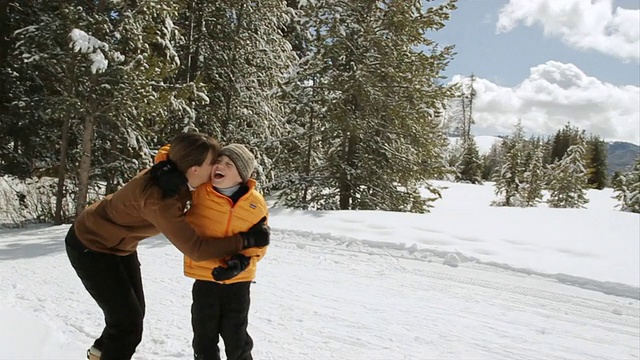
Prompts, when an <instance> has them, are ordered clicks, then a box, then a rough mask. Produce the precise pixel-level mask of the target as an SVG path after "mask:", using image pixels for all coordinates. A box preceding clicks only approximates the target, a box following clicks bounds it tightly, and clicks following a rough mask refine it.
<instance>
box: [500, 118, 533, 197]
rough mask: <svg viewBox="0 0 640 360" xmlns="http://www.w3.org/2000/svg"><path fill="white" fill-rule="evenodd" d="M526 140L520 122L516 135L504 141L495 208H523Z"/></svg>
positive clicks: (517, 125) (516, 128)
mask: <svg viewBox="0 0 640 360" xmlns="http://www.w3.org/2000/svg"><path fill="white" fill-rule="evenodd" d="M525 150H526V149H525V139H524V130H523V128H522V123H521V122H520V120H518V123H517V124H516V127H515V130H514V133H513V134H512V135H511V136H510V137H508V138H506V139H504V140H503V142H502V154H503V158H502V159H501V161H500V162H501V163H502V166H501V167H500V169H499V171H498V172H497V173H496V174H495V176H494V178H493V181H494V182H495V194H496V196H498V199H497V200H495V201H493V202H492V205H494V206H522V205H523V198H522V191H521V188H520V187H521V184H522V183H523V182H524V173H525Z"/></svg>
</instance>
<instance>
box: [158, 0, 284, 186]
mask: <svg viewBox="0 0 640 360" xmlns="http://www.w3.org/2000/svg"><path fill="white" fill-rule="evenodd" d="M289 15H291V9H289V8H287V6H286V4H285V3H284V2H282V1H276V0H267V1H261V2H255V1H245V0H243V1H235V0H234V1H214V2H203V1H191V2H190V4H189V11H188V12H186V13H185V14H183V15H182V16H181V17H180V20H178V22H179V24H181V26H182V27H183V28H186V29H188V31H187V33H186V34H185V38H184V40H183V42H181V43H180V44H179V48H180V49H181V50H182V66H181V68H180V71H179V73H178V74H177V75H176V76H175V77H174V78H173V79H172V81H173V82H174V83H176V84H185V83H188V82H192V81H194V82H196V88H197V89H198V91H202V92H203V96H205V95H204V94H206V101H205V102H201V103H199V104H193V105H189V106H190V107H191V108H192V112H191V113H190V114H188V116H187V117H185V118H183V119H179V120H178V121H176V124H177V125H176V124H173V125H171V124H169V127H168V129H167V131H165V132H166V133H169V134H171V133H173V132H175V131H180V130H182V129H195V130H198V131H201V132H204V133H208V134H213V135H215V136H216V137H218V138H219V140H220V141H221V142H222V143H231V142H239V143H243V144H247V145H248V146H249V148H250V149H251V150H252V151H253V152H254V153H255V155H256V157H257V159H258V162H259V163H260V164H261V165H262V173H261V174H260V175H261V183H263V184H268V183H270V182H271V181H272V179H273V178H274V174H273V172H272V167H273V166H272V162H273V161H275V160H276V158H277V156H278V154H279V153H280V152H281V149H280V144H279V143H278V139H281V138H283V137H286V136H288V135H290V134H289V132H288V126H287V124H286V123H285V122H284V119H285V104H284V102H283V101H282V99H281V98H280V96H279V94H278V91H277V89H278V87H279V86H280V84H281V83H282V82H283V81H284V79H285V75H286V73H287V72H288V71H290V70H291V67H292V64H293V62H294V59H295V55H294V53H293V51H292V49H291V44H289V42H288V41H287V39H286V38H285V37H284V36H283V35H282V31H283V30H284V29H285V28H287V25H288V22H289V20H290V17H289Z"/></svg>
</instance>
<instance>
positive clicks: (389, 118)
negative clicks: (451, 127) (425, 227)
mask: <svg viewBox="0 0 640 360" xmlns="http://www.w3.org/2000/svg"><path fill="white" fill-rule="evenodd" d="M454 8H455V6H454V2H453V1H451V2H447V3H444V4H443V5H440V6H435V7H431V8H428V9H424V8H423V7H422V3H421V2H420V1H403V2H391V3H385V4H382V3H381V2H376V1H363V0H360V1H353V2H342V1H332V0H324V1H315V2H309V3H308V4H307V5H306V6H305V7H302V10H303V11H304V15H303V18H305V19H308V22H307V23H306V24H305V26H306V28H307V29H309V30H310V31H311V32H312V35H311V36H310V38H309V41H310V43H309V49H310V50H311V52H310V53H309V55H308V56H306V57H305V58H303V59H302V60H301V62H300V68H299V70H298V71H297V72H296V76H295V77H292V78H291V79H290V85H289V87H288V91H289V94H290V95H291V96H292V97H293V98H295V99H298V100H295V101H294V102H293V103H294V104H295V105H294V106H293V108H294V110H295V111H296V112H297V114H298V116H299V118H298V119H296V120H294V123H295V124H296V126H298V129H300V130H302V133H301V136H300V137H299V138H298V139H299V140H298V144H300V145H301V146H304V145H303V144H304V143H303V141H304V140H303V139H305V138H308V136H310V135H311V136H313V137H314V138H315V139H317V141H318V142H319V143H320V145H319V146H318V147H316V148H314V150H313V151H312V153H314V154H317V156H314V157H313V158H310V157H309V156H308V153H307V152H305V151H304V150H306V149H305V148H302V149H301V150H302V151H300V154H301V155H303V156H299V157H295V158H294V157H292V158H291V160H292V161H291V163H290V164H288V165H291V167H293V168H294V169H296V170H298V169H301V168H305V169H309V168H310V169H309V170H308V171H307V172H306V173H304V174H303V175H302V176H300V175H301V174H292V175H291V176H290V177H289V179H291V180H290V181H289V182H288V184H287V185H288V186H287V187H286V188H284V191H283V192H282V193H281V199H282V200H284V201H286V202H287V204H294V205H302V206H306V207H308V208H309V207H311V208H314V207H315V208H324V209H383V210H396V211H417V212H423V211H425V205H426V200H425V199H423V198H422V197H421V196H420V194H419V192H418V190H417V186H418V185H419V184H423V183H424V182H425V181H426V180H427V179H429V178H433V177H435V176H437V175H438V174H441V173H443V172H444V169H445V167H444V164H443V163H442V160H441V159H442V158H443V157H442V152H443V150H444V147H445V145H446V138H445V137H444V135H443V133H442V129H441V126H440V125H441V124H440V122H439V121H438V115H439V114H438V110H437V109H441V108H442V106H443V104H444V102H445V101H446V100H447V99H448V98H449V97H450V96H451V94H450V93H451V91H450V89H448V88H446V87H444V86H442V85H440V84H438V83H437V82H436V81H435V80H436V79H438V78H439V76H440V72H441V71H442V70H443V69H444V67H445V66H446V64H447V62H448V60H449V59H450V56H451V50H452V49H451V48H450V47H445V48H444V49H442V50H441V49H439V48H437V47H436V44H435V43H434V42H432V41H431V40H428V39H425V38H424V37H423V34H424V32H425V31H427V30H429V29H438V28H441V27H442V26H444V25H443V21H445V20H446V19H448V16H449V12H450V11H451V10H453V9H454ZM316 29H322V30H320V31H317V30H316ZM420 45H424V46H425V47H426V50H423V51H417V50H416V48H417V47H418V46H420ZM302 99H304V101H308V102H309V103H310V104H308V105H303V101H302ZM302 134H304V135H302ZM425 164H426V166H425ZM380 169H390V170H389V171H380ZM391 169H392V170H391ZM309 179H317V182H316V183H315V184H314V185H315V187H314V188H313V189H309V186H308V180H309ZM303 182H305V183H304V184H303ZM427 187H428V185H427ZM303 194H306V197H307V198H306V199H303V197H304V195H303Z"/></svg>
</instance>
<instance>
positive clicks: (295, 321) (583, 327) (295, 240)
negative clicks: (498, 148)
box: [0, 182, 640, 360]
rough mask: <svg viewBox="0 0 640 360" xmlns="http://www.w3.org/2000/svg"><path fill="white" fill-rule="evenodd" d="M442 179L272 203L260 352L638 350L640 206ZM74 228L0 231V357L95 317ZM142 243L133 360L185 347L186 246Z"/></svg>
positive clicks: (43, 351)
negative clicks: (288, 205)
mask: <svg viewBox="0 0 640 360" xmlns="http://www.w3.org/2000/svg"><path fill="white" fill-rule="evenodd" d="M434 183H435V184H436V185H439V186H443V187H444V186H446V187H447V188H446V189H445V190H443V199H442V200H438V201H437V202H436V203H435V208H434V209H433V210H432V213H430V214H404V213H392V212H379V211H335V212H311V211H294V210H287V209H280V208H272V209H271V217H270V220H269V221H270V224H271V226H272V229H273V235H272V245H271V246H270V248H269V252H268V254H267V256H266V257H265V259H264V260H263V261H261V262H260V264H259V269H258V277H257V279H256V283H255V284H253V286H252V305H251V306H252V307H251V313H250V320H249V322H250V325H249V332H250V333H251V335H252V336H253V338H254V341H255V349H254V353H253V355H254V357H255V358H257V359H338V358H340V359H461V358H462V359H638V357H639V356H640V342H639V341H638V340H639V339H640V301H639V300H638V299H639V298H640V289H638V273H639V270H640V265H639V257H640V251H639V250H640V249H639V248H638V243H639V240H640V233H639V231H640V230H639V229H640V216H639V215H638V214H631V213H623V212H619V211H615V210H614V209H613V207H614V205H615V204H616V201H615V200H613V199H611V195H612V193H611V190H603V191H596V190H593V191H589V192H588V197H589V199H590V202H589V204H587V205H586V206H587V208H586V209H550V208H548V207H546V206H544V205H541V206H539V207H537V208H523V209H520V208H495V207H491V206H489V203H490V201H491V200H492V199H493V198H494V197H495V196H494V195H493V192H492V191H493V188H492V184H486V185H483V186H479V185H469V184H455V183H448V182H434ZM67 229H68V225H65V226H53V227H51V226H31V227H28V228H25V229H4V230H0V260H1V261H0V288H2V289H3V291H2V295H0V318H2V321H1V322H0V359H32V358H47V359H71V358H76V359H78V358H84V354H85V352H86V349H87V347H88V346H90V345H91V343H92V341H93V339H94V338H95V337H97V336H98V335H99V333H100V331H101V330H102V327H103V318H102V315H101V313H100V311H99V309H98V307H97V305H95V303H94V302H93V300H92V299H91V298H90V296H89V295H88V294H87V293H86V291H85V290H84V288H83V287H82V285H81V283H80V280H79V279H78V278H77V277H76V275H75V274H74V272H73V269H72V268H71V266H70V265H69V262H68V259H67V258H66V254H65V252H64V243H63V238H64V235H65V233H66V231H67ZM139 256H140V262H141V263H142V268H141V270H142V276H143V281H144V286H145V293H146V300H147V315H146V318H145V333H144V337H143V341H142V343H141V344H140V346H139V347H138V350H137V352H136V355H135V356H134V358H135V359H141V360H142V359H190V358H192V353H191V346H190V342H191V325H190V314H189V312H190V305H191V294H190V289H191V284H192V281H191V280H190V279H188V278H186V277H184V276H183V274H182V256H181V254H180V253H179V252H178V251H177V250H176V249H175V248H174V247H173V246H172V245H171V244H170V243H169V242H168V241H167V240H166V239H165V238H164V237H162V236H158V237H154V238H151V239H147V240H145V241H143V242H142V243H141V245H140V248H139ZM613 293H615V294H616V295H617V296H614V295H611V294H613Z"/></svg>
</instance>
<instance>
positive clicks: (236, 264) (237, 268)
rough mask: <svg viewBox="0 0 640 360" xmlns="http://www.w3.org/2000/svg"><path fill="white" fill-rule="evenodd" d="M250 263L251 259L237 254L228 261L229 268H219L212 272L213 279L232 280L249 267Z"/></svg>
mask: <svg viewBox="0 0 640 360" xmlns="http://www.w3.org/2000/svg"><path fill="white" fill-rule="evenodd" d="M249 261H250V258H249V257H247V256H244V255H242V254H235V255H233V256H231V258H230V259H229V260H227V267H224V266H218V267H216V268H214V269H213V270H212V271H211V275H213V279H214V280H216V281H223V280H229V279H232V278H234V277H236V276H238V274H240V273H241V272H243V271H244V270H245V269H246V268H247V266H249Z"/></svg>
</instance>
